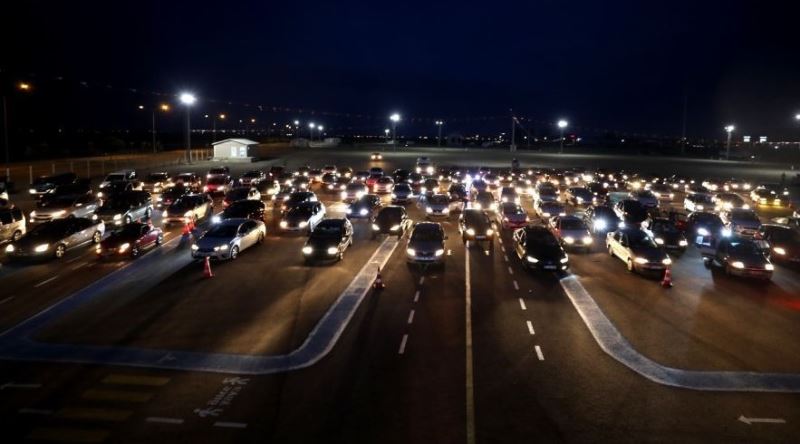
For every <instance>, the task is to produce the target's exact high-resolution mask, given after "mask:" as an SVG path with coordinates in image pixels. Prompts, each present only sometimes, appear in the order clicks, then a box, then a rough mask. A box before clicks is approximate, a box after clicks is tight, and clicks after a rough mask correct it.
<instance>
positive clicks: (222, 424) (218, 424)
mask: <svg viewBox="0 0 800 444" xmlns="http://www.w3.org/2000/svg"><path fill="white" fill-rule="evenodd" d="M214 427H228V428H232V429H244V428H247V424H245V423H243V422H225V421H217V422H215V423H214Z"/></svg>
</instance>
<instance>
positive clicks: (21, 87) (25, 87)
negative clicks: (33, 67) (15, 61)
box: [2, 82, 32, 166]
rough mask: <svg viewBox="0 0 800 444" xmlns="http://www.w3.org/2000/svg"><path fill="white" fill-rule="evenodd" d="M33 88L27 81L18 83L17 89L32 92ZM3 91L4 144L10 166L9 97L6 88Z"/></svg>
mask: <svg viewBox="0 0 800 444" xmlns="http://www.w3.org/2000/svg"><path fill="white" fill-rule="evenodd" d="M31 88H32V87H31V84H30V83H27V82H19V83H18V84H17V89H19V90H20V91H23V92H30V91H31ZM3 93H4V94H3V100H2V102H3V145H4V146H5V151H6V166H8V162H9V155H10V154H9V148H8V99H6V95H5V89H4V90H3Z"/></svg>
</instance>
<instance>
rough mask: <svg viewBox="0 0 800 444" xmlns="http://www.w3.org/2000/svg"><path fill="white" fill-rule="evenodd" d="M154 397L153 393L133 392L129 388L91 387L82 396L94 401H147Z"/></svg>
mask: <svg viewBox="0 0 800 444" xmlns="http://www.w3.org/2000/svg"><path fill="white" fill-rule="evenodd" d="M152 397H153V394H152V393H143V392H132V391H127V390H103V389H89V390H86V391H85V392H83V395H81V398H83V399H90V400H93V401H124V402H147V401H149V400H150V399H151V398H152Z"/></svg>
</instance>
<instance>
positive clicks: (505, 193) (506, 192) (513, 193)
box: [499, 187, 520, 204]
mask: <svg viewBox="0 0 800 444" xmlns="http://www.w3.org/2000/svg"><path fill="white" fill-rule="evenodd" d="M499 200H500V203H506V202H511V203H515V204H518V203H520V198H519V194H517V190H516V189H515V188H514V187H502V188H500V199H499Z"/></svg>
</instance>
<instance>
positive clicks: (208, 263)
mask: <svg viewBox="0 0 800 444" xmlns="http://www.w3.org/2000/svg"><path fill="white" fill-rule="evenodd" d="M203 276H205V277H207V278H213V277H214V273H212V272H211V260H210V259H209V258H208V256H206V261H205V265H203Z"/></svg>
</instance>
